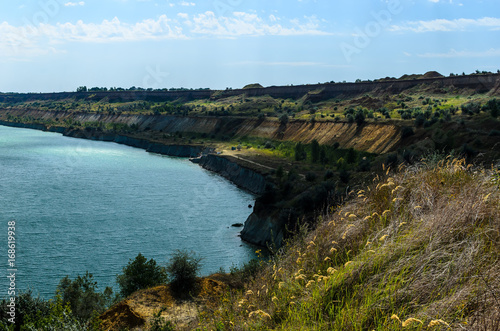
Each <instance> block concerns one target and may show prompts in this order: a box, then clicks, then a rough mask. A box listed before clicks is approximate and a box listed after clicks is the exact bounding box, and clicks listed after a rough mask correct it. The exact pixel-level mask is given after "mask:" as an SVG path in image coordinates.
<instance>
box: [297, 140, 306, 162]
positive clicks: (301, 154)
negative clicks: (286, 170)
mask: <svg viewBox="0 0 500 331" xmlns="http://www.w3.org/2000/svg"><path fill="white" fill-rule="evenodd" d="M294 152H295V161H302V160H305V159H306V157H307V153H306V150H305V148H304V145H302V143H300V142H298V143H297V144H296V145H295V149H294Z"/></svg>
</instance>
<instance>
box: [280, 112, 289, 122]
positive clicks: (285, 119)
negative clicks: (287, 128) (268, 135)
mask: <svg viewBox="0 0 500 331" xmlns="http://www.w3.org/2000/svg"><path fill="white" fill-rule="evenodd" d="M279 120H280V123H281V124H287V123H288V115H287V114H283V115H281V116H280V119H279Z"/></svg>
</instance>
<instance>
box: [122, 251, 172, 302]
mask: <svg viewBox="0 0 500 331" xmlns="http://www.w3.org/2000/svg"><path fill="white" fill-rule="evenodd" d="M166 281H167V273H166V271H165V269H164V268H162V267H160V266H159V265H157V264H156V261H155V260H153V259H150V260H149V261H148V260H147V259H146V258H145V257H144V256H143V255H142V254H141V253H139V255H137V257H136V258H135V260H133V261H132V259H130V261H129V263H128V264H127V266H126V267H124V268H123V274H121V275H118V276H117V277H116V282H117V284H118V286H119V287H120V294H121V296H122V297H127V296H129V295H130V294H132V293H134V292H135V291H137V290H140V289H143V288H149V287H153V286H156V285H160V284H164V283H166Z"/></svg>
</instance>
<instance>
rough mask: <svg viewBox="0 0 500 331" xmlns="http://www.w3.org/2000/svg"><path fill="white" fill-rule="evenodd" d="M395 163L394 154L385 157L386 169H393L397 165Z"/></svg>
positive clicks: (395, 156) (396, 161)
mask: <svg viewBox="0 0 500 331" xmlns="http://www.w3.org/2000/svg"><path fill="white" fill-rule="evenodd" d="M397 163H398V155H397V154H396V153H391V154H389V155H387V158H386V159H385V164H386V165H387V166H388V167H393V166H395V165H397Z"/></svg>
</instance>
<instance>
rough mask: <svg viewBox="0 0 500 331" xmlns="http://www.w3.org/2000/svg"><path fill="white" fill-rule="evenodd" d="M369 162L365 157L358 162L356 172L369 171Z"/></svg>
mask: <svg viewBox="0 0 500 331" xmlns="http://www.w3.org/2000/svg"><path fill="white" fill-rule="evenodd" d="M370 168H371V162H370V160H369V159H367V158H366V157H364V158H362V159H361V160H359V162H358V171H370Z"/></svg>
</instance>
